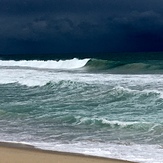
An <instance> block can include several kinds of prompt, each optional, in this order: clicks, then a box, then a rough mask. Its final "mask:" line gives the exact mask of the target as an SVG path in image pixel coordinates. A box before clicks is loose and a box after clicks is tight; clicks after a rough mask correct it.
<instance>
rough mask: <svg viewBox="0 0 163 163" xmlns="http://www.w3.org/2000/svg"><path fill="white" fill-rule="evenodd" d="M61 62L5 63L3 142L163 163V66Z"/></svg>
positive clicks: (0, 101)
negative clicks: (162, 162)
mask: <svg viewBox="0 0 163 163" xmlns="http://www.w3.org/2000/svg"><path fill="white" fill-rule="evenodd" d="M79 61H80V62H79ZM60 62H61V61H58V62H56V61H49V63H48V61H21V62H20V61H1V62H0V92H1V93H0V141H9V142H21V143H28V144H32V145H35V146H36V147H39V148H44V149H50V150H61V151H68V152H78V153H85V154H92V155H100V156H105V157H113V158H120V159H127V160H133V161H139V162H152V163H153V162H154V163H157V162H158V163H159V162H160V163H161V161H162V159H163V150H162V145H163V133H162V132H163V75H162V73H161V72H162V65H161V62H158V63H157V62H156V61H153V62H151V61H150V62H148V63H147V62H141V63H131V62H129V63H124V62H123V63H122V62H115V61H106V60H90V59H85V60H78V59H75V60H71V61H70V60H69V61H67V60H66V61H62V64H61V63H60ZM58 63H59V64H58ZM54 64H58V65H56V66H55V67H53V66H54ZM57 66H58V67H57ZM127 69H129V71H128V72H129V73H125V71H126V70H127ZM111 72H112V73H111ZM120 72H121V73H120ZM131 72H132V73H131ZM144 72H146V73H144ZM158 72H159V73H158ZM153 151H156V153H155V155H153V154H152V155H151V154H150V153H153Z"/></svg>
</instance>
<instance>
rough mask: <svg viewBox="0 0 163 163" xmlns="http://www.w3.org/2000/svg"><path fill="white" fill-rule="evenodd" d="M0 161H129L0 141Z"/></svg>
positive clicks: (46, 162)
mask: <svg viewBox="0 0 163 163" xmlns="http://www.w3.org/2000/svg"><path fill="white" fill-rule="evenodd" d="M0 162H2V163H131V162H129V161H122V160H116V159H109V158H103V157H94V156H88V155H83V154H73V153H67V152H55V151H47V150H41V149H36V148H34V147H33V146H30V145H24V144H17V143H0Z"/></svg>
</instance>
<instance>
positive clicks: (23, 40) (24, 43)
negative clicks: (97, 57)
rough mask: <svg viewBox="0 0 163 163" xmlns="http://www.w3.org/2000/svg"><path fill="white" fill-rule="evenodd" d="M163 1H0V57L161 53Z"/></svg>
mask: <svg viewBox="0 0 163 163" xmlns="http://www.w3.org/2000/svg"><path fill="white" fill-rule="evenodd" d="M162 8H163V1H161V0H155V1H153V0H148V1H146V0H141V1H140V0H132V1H131V0H89V1H86V0H78V1H76V0H62V1H61V0H46V1H43V0H35V1H33V0H24V1H22V0H15V1H10V0H0V53H1V54H15V53H19V54H21V53H31V54H34V53H37V54H39V53H108V52H142V51H163V46H162V45H163V9H162Z"/></svg>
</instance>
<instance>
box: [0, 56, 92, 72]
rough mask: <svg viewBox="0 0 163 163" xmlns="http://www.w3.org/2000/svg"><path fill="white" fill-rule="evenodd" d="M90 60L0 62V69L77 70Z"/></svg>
mask: <svg viewBox="0 0 163 163" xmlns="http://www.w3.org/2000/svg"><path fill="white" fill-rule="evenodd" d="M89 60H90V59H87V58H86V59H77V58H73V59H69V60H58V61H57V60H48V61H44V60H32V61H31V60H20V61H15V60H9V61H6V60H0V66H1V67H11V68H13V67H20V68H24V67H29V68H38V69H39V68H41V69H68V70H71V69H79V68H81V67H83V66H85V65H86V63H87V62H88V61H89Z"/></svg>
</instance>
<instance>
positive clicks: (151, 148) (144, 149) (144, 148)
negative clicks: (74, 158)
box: [26, 141, 163, 163]
mask: <svg viewBox="0 0 163 163" xmlns="http://www.w3.org/2000/svg"><path fill="white" fill-rule="evenodd" d="M26 144H28V143H26ZM126 144H127V143H124V144H113V143H106V142H105V143H99V142H96V141H86V142H76V143H70V144H69V143H67V144H63V143H60V142H55V143H45V142H42V143H40V142H39V143H37V142H34V143H32V144H31V145H34V146H36V147H37V148H41V149H45V150H54V151H63V152H72V153H81V154H85V155H93V156H101V157H106V158H116V159H122V160H128V161H135V162H140V163H162V160H163V149H162V146H159V145H146V144H144V145H139V144H127V145H126Z"/></svg>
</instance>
